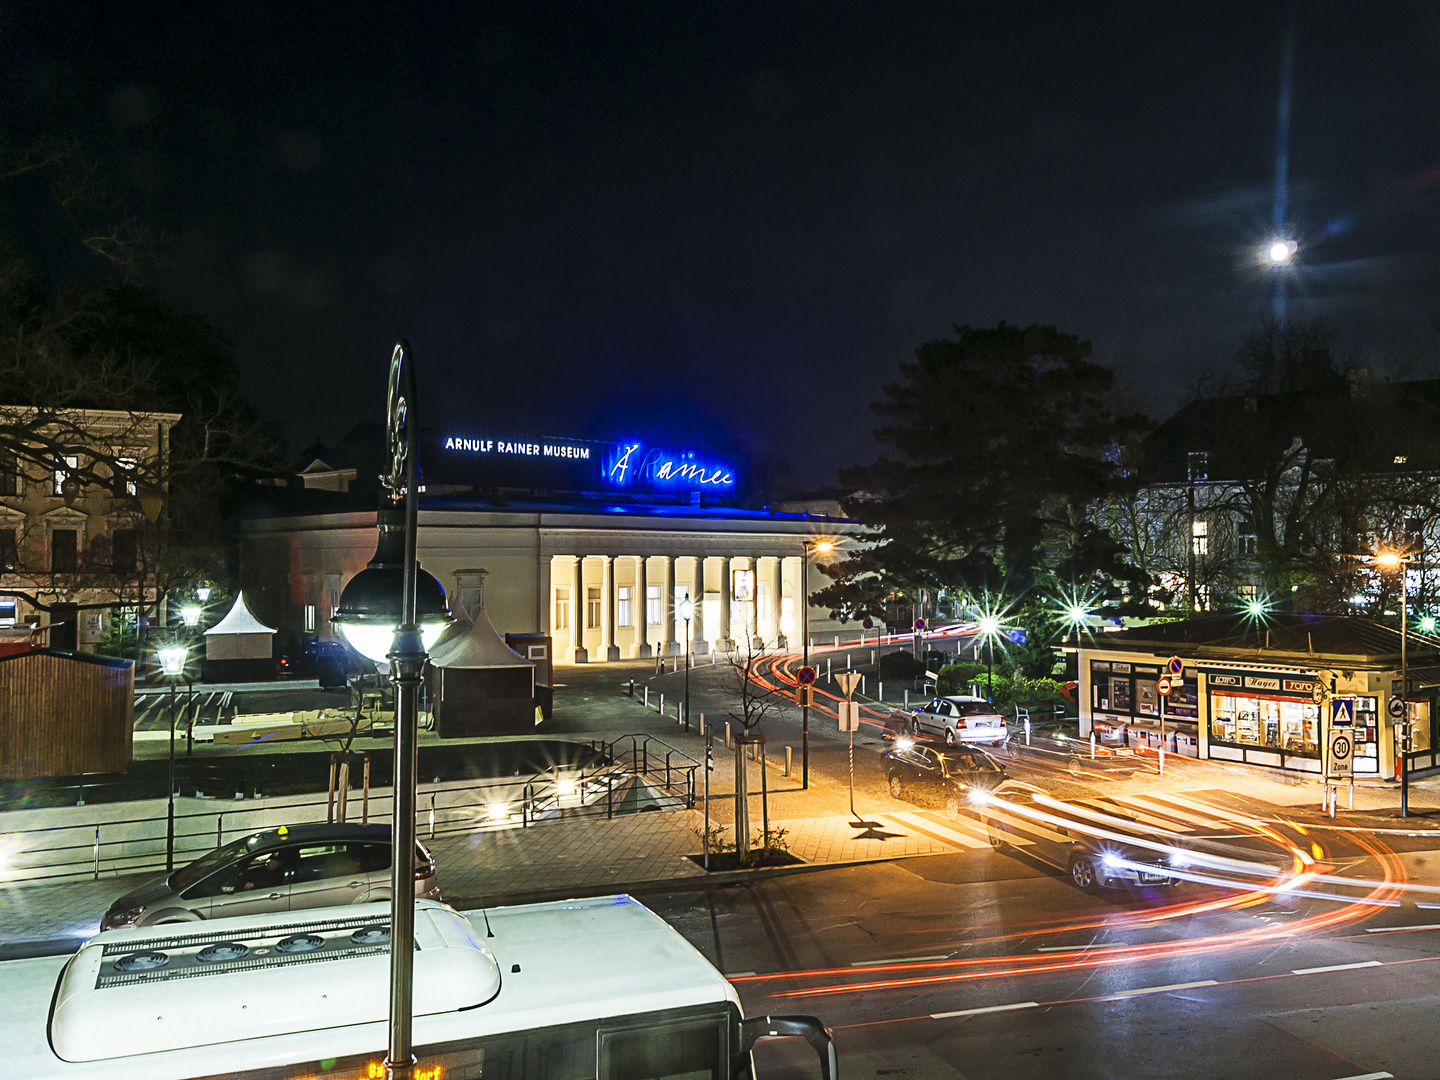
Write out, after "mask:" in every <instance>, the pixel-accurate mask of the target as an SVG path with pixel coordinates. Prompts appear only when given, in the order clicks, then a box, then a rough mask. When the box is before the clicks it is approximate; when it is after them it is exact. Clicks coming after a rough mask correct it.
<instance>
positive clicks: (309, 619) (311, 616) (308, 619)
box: [305, 604, 315, 634]
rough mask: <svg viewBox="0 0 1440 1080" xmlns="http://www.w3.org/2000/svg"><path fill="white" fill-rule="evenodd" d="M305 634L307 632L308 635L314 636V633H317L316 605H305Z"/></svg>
mask: <svg viewBox="0 0 1440 1080" xmlns="http://www.w3.org/2000/svg"><path fill="white" fill-rule="evenodd" d="M305 632H306V633H307V634H313V633H314V632H315V605H314V604H306V605H305Z"/></svg>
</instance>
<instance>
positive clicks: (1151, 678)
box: [1090, 660, 1199, 725]
mask: <svg viewBox="0 0 1440 1080" xmlns="http://www.w3.org/2000/svg"><path fill="white" fill-rule="evenodd" d="M1159 678H1160V668H1159V667H1158V666H1157V665H1153V664H1130V663H1126V662H1122V661H1111V660H1092V661H1090V707H1091V709H1092V710H1093V711H1094V712H1097V713H1110V714H1111V715H1113V716H1115V717H1117V718H1119V719H1122V720H1126V721H1128V720H1132V719H1134V720H1139V721H1140V722H1141V723H1144V724H1149V725H1155V724H1158V723H1159V722H1160V693H1159V690H1158V689H1157V687H1156V681H1157V680H1158V679H1159ZM1198 703H1199V690H1198V688H1197V684H1196V678H1195V669H1194V668H1186V669H1185V673H1184V675H1183V676H1182V677H1181V678H1179V679H1177V680H1173V687H1172V689H1171V691H1170V696H1169V697H1167V698H1166V699H1165V717H1166V719H1167V720H1177V721H1181V722H1188V723H1194V722H1196V720H1197V719H1198V718H1199V708H1198Z"/></svg>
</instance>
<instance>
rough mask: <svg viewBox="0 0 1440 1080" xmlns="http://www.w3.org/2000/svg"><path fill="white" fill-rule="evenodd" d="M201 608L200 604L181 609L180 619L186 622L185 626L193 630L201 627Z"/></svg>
mask: <svg viewBox="0 0 1440 1080" xmlns="http://www.w3.org/2000/svg"><path fill="white" fill-rule="evenodd" d="M200 613H201V607H200V605H199V604H186V605H185V606H184V607H182V608H181V609H180V617H181V618H182V619H184V620H185V625H186V626H188V627H190V628H191V629H192V630H193V629H194V628H195V627H197V626H199V625H200Z"/></svg>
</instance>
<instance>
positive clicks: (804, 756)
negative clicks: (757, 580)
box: [800, 540, 835, 791]
mask: <svg viewBox="0 0 1440 1080" xmlns="http://www.w3.org/2000/svg"><path fill="white" fill-rule="evenodd" d="M834 549H835V545H834V543H832V542H831V541H829V540H806V541H805V542H804V543H803V544H801V550H802V551H803V552H804V554H802V555H801V556H800V651H801V660H800V664H801V666H802V667H809V666H810V552H811V551H817V552H820V553H821V554H824V553H825V552H827V551H833V550H834ZM804 700H805V704H804V705H801V706H800V790H801V791H808V790H809V789H810V704H809V701H810V699H809V697H808V695H807V696H806V698H805V699H804Z"/></svg>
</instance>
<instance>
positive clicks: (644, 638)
mask: <svg viewBox="0 0 1440 1080" xmlns="http://www.w3.org/2000/svg"><path fill="white" fill-rule="evenodd" d="M645 562H646V559H645V556H644V555H637V556H636V557H635V603H634V604H633V605H632V606H631V616H630V617H631V618H632V619H634V620H635V659H637V660H648V659H650V657H652V656H654V655H655V654H654V653H653V652H651V651H650V589H649V585H648V583H647V581H646V578H645Z"/></svg>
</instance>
